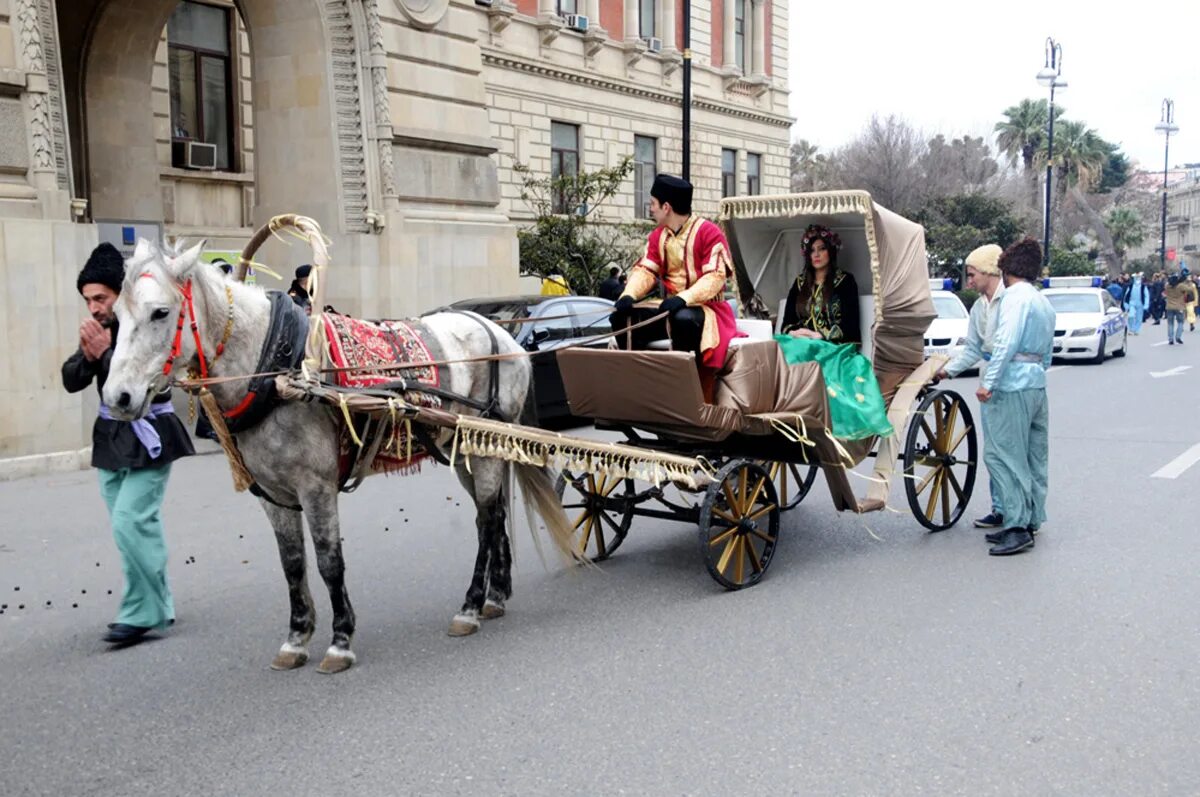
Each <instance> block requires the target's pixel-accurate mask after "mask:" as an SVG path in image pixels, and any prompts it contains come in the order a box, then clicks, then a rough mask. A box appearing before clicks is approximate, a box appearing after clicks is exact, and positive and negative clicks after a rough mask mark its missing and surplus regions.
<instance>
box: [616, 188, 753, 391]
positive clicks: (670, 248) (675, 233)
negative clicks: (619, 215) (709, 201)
mask: <svg viewBox="0 0 1200 797" xmlns="http://www.w3.org/2000/svg"><path fill="white" fill-rule="evenodd" d="M650 215H651V216H652V217H653V218H654V220H655V221H656V222H657V223H658V226H657V227H655V228H654V231H653V232H651V233H650V238H649V240H648V241H647V242H646V252H645V254H644V255H642V259H641V260H639V261H638V262H637V264H636V265H635V266H634V267H633V268H632V269H630V272H629V279H628V281H627V282H626V284H625V290H624V291H623V292H622V293H621V296H620V298H618V299H617V302H616V311H615V312H614V313H613V314H612V319H611V320H612V327H613V330H614V331H615V332H620V331H621V330H622V329H623V328H624V327H625V326H626V325H627V324H630V323H633V324H636V323H638V322H640V321H644V320H646V319H648V318H652V317H654V316H656V315H659V314H661V313H663V312H667V313H670V314H671V315H670V319H671V324H670V329H671V341H672V344H673V345H674V347H675V348H676V349H680V350H684V351H691V352H694V353H695V354H696V359H697V362H698V363H699V365H700V378H701V383H702V384H703V385H704V388H705V392H706V394H708V393H710V392H711V388H712V384H713V381H714V379H715V377H716V373H717V371H719V370H720V368H721V367H722V366H723V365H724V364H725V353H726V350H727V349H728V348H729V341H730V340H731V339H732V338H734V337H736V336H737V334H738V333H737V323H736V321H735V320H734V316H733V309H732V308H731V307H730V306H729V303H728V302H726V301H725V283H726V281H727V280H728V278H729V274H730V273H731V272H732V270H733V268H732V263H731V262H730V259H729V257H730V256H729V244H728V242H726V240H725V234H724V233H723V232H721V228H720V227H718V226H717V225H716V224H714V223H713V222H711V221H709V220H707V219H702V218H700V217H699V216H695V215H693V214H692V184H691V183H689V182H688V181H687V180H681V179H680V178H678V177H674V176H672V175H669V174H660V175H658V176H657V177H655V178H654V185H653V186H652V187H651V189H650ZM659 281H661V282H662V284H663V286H664V287H665V289H666V295H667V298H666V299H665V300H663V301H662V303H661V304H659V305H658V306H657V307H649V306H647V307H634V306H633V305H634V302H636V301H638V300H640V299H642V298H643V297H644V296H646V295H647V294H648V293H650V291H651V290H652V289H653V288H654V285H655V283H656V282H659ZM632 334H633V346H634V348H636V349H644V348H646V345H647V344H648V343H649V342H650V341H652V340H659V339H661V338H665V337H666V336H667V329H666V320H665V319H663V320H659V321H658V322H656V323H654V324H650V325H648V326H645V327H641V328H640V329H635V330H634V331H633V333H632Z"/></svg>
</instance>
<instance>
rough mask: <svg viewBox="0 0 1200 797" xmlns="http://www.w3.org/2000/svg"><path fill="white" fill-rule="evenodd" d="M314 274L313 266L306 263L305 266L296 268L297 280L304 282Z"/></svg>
mask: <svg viewBox="0 0 1200 797" xmlns="http://www.w3.org/2000/svg"><path fill="white" fill-rule="evenodd" d="M311 273H312V266H311V265H309V264H308V263H305V264H304V265H303V266H296V279H298V280H302V279H304V278H305V277H307V276H308V275H309V274H311Z"/></svg>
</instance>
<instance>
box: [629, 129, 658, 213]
mask: <svg viewBox="0 0 1200 797" xmlns="http://www.w3.org/2000/svg"><path fill="white" fill-rule="evenodd" d="M657 174H658V139H657V138H650V137H649V136H634V137H633V189H634V190H633V197H634V213H635V214H636V215H637V217H638V218H639V219H648V218H650V189H651V188H652V187H653V186H654V177H655V175H657Z"/></svg>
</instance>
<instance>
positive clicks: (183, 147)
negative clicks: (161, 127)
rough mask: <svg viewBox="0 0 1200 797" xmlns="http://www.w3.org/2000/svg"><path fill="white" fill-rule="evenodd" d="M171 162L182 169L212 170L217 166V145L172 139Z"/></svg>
mask: <svg viewBox="0 0 1200 797" xmlns="http://www.w3.org/2000/svg"><path fill="white" fill-rule="evenodd" d="M171 162H172V163H174V164H175V165H176V166H180V167H182V168H184V169H202V170H205V171H213V170H215V169H216V168H217V145H216V144H206V143H204V142H203V141H179V140H176V141H172V142H171Z"/></svg>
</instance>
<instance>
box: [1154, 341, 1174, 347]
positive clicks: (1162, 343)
mask: <svg viewBox="0 0 1200 797" xmlns="http://www.w3.org/2000/svg"><path fill="white" fill-rule="evenodd" d="M1170 342H1171V341H1169V340H1164V341H1162V342H1161V343H1151V344H1150V345H1151V346H1166V345H1167V344H1168V343H1170Z"/></svg>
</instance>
